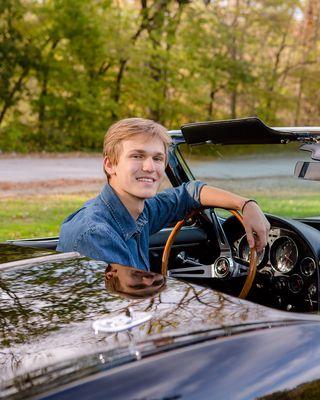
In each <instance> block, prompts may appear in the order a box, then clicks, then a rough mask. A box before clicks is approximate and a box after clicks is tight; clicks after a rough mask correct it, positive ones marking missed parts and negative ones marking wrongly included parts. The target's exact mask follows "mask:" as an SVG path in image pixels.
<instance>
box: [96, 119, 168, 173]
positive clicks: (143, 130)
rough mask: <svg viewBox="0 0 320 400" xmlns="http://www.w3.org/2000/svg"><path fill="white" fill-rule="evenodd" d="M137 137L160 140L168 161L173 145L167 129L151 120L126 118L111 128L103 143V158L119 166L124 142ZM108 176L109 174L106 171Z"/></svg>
mask: <svg viewBox="0 0 320 400" xmlns="http://www.w3.org/2000/svg"><path fill="white" fill-rule="evenodd" d="M136 135H144V136H145V137H146V139H154V138H159V139H160V140H161V141H162V143H163V145H164V148H165V154H166V160H167V159H168V151H169V146H170V144H171V143H172V140H171V138H170V136H169V135H168V133H167V129H166V128H165V127H164V126H163V125H161V124H159V123H157V122H155V121H152V120H151V119H144V118H126V119H121V120H120V121H118V122H116V123H114V124H113V125H111V126H110V128H109V129H108V131H107V133H106V134H105V137H104V141H103V156H104V158H105V157H108V158H109V160H110V161H111V163H112V164H115V165H116V164H117V163H118V161H119V157H120V154H121V150H122V146H121V142H122V141H123V140H127V139H131V138H132V137H133V136H136ZM105 173H106V175H107V176H108V174H107V172H106V171H105Z"/></svg>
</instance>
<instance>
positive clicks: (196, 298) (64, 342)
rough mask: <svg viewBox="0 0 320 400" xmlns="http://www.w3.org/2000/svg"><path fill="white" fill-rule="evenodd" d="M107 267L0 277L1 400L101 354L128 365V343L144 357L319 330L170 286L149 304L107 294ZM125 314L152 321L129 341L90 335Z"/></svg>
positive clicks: (293, 318)
mask: <svg viewBox="0 0 320 400" xmlns="http://www.w3.org/2000/svg"><path fill="white" fill-rule="evenodd" d="M6 246H8V248H10V246H12V245H6ZM8 251H9V250H8ZM29 251H30V252H31V250H29ZM31 257H32V255H31ZM105 266H106V265H105V263H103V262H97V261H93V260H89V259H87V258H78V259H66V260H63V261H62V260H61V261H59V260H58V261H52V260H51V261H47V262H42V263H41V264H39V263H36V262H35V263H33V264H32V263H31V264H30V265H29V266H28V273H26V269H25V267H16V268H11V269H8V270H4V271H2V272H1V289H2V300H1V304H2V307H1V310H0V315H1V345H2V346H1V347H2V351H1V354H0V363H1V373H0V376H1V378H0V379H1V384H2V386H3V391H2V393H11V392H12V393H14V391H15V389H17V387H18V388H19V390H20V392H21V390H22V388H24V387H25V390H29V389H28V388H29V387H30V380H31V381H32V378H31V377H32V376H34V377H35V378H34V379H35V382H37V381H38V380H39V376H42V377H43V378H42V384H43V385H44V382H45V380H46V379H45V378H44V377H45V376H46V372H47V371H48V368H49V370H50V368H51V367H52V366H54V370H55V374H56V376H59V370H60V369H61V374H63V375H65V368H66V366H68V368H69V369H70V368H71V369H72V366H73V365H78V367H77V373H78V374H79V369H80V370H81V365H86V362H85V361H83V360H85V359H87V358H88V357H89V356H92V357H93V360H94V361H92V359H91V361H90V362H91V364H90V365H91V366H97V365H98V366H100V365H101V361H100V359H99V357H98V355H99V354H100V353H101V352H103V354H104V355H105V358H106V359H108V360H109V362H110V364H112V362H113V361H114V360H115V359H118V360H120V359H121V360H123V361H122V362H127V358H128V357H129V359H132V356H131V357H130V354H131V353H130V351H131V350H130V349H132V343H134V346H135V347H136V348H138V349H139V352H140V353H141V354H142V355H144V352H146V353H148V352H150V351H151V352H152V351H156V352H158V351H160V350H161V348H162V347H163V348H166V347H168V346H171V347H173V348H174V347H176V346H178V345H181V344H183V343H184V342H197V341H203V340H209V339H210V338H213V337H214V338H216V339H217V338H221V337H224V336H228V335H234V334H239V333H241V332H246V331H250V330H256V329H265V328H267V327H272V326H287V325H291V324H301V323H307V322H316V323H320V319H319V318H318V317H317V316H314V315H304V314H293V313H286V312H281V311H277V310H273V309H270V308H266V307H262V306H260V305H257V304H253V303H250V302H247V301H243V300H240V299H238V298H236V297H231V296H228V295H226V294H223V293H219V292H214V291H212V290H211V289H209V288H203V287H201V286H198V285H195V284H191V283H187V282H180V281H177V280H174V279H168V280H167V282H166V287H165V288H164V289H163V290H162V291H161V292H160V293H158V294H156V295H154V296H152V297H150V298H142V299H132V298H126V297H123V296H121V294H111V293H109V292H107V291H106V288H105V285H104V270H105ZM129 306H130V307H131V309H132V311H133V312H137V311H144V312H148V313H150V314H152V319H151V320H150V321H149V322H146V323H144V324H142V325H141V326H139V327H136V328H133V329H132V330H131V331H130V335H129V334H128V331H125V332H122V333H118V334H108V335H103V334H102V335H101V334H98V336H96V335H95V334H94V331H93V329H92V322H93V321H94V320H96V319H98V318H102V317H106V316H108V317H110V316H112V315H119V314H121V313H125V312H126V310H127V309H128V307H129ZM82 359H83V360H82ZM81 360H82V361H81ZM105 364H106V363H105ZM105 364H104V365H105ZM79 365H80V367H79ZM83 368H84V369H85V367H83ZM86 368H87V366H86ZM44 386H45V385H44Z"/></svg>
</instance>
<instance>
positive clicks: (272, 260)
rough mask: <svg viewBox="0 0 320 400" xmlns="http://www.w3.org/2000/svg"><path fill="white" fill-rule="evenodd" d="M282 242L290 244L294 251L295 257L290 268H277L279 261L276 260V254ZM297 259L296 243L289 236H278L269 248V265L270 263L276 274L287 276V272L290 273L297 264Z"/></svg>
mask: <svg viewBox="0 0 320 400" xmlns="http://www.w3.org/2000/svg"><path fill="white" fill-rule="evenodd" d="M284 241H286V242H290V243H291V244H293V246H294V249H295V255H294V259H293V260H292V262H291V265H290V267H282V268H279V266H278V265H279V260H278V256H277V253H276V252H277V250H278V249H279V246H281V245H282V243H283V242H284ZM298 257H299V252H298V246H297V244H296V242H295V241H294V240H293V239H292V238H291V237H290V236H280V237H278V238H277V239H276V240H275V241H274V242H273V243H272V245H271V246H270V263H271V265H272V267H273V269H274V270H275V271H277V272H281V273H283V274H287V273H288V272H290V271H292V270H293V268H294V267H295V266H296V264H297V261H298Z"/></svg>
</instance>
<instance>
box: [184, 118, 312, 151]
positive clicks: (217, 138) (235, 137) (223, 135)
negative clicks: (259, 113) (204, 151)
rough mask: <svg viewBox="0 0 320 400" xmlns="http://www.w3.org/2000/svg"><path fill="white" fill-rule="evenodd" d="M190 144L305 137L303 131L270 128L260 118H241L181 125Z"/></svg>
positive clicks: (274, 141)
mask: <svg viewBox="0 0 320 400" xmlns="http://www.w3.org/2000/svg"><path fill="white" fill-rule="evenodd" d="M181 132H182V134H183V137H184V139H185V141H186V143H188V144H191V145H193V144H201V143H212V144H266V143H269V144H272V143H284V142H286V141H292V140H293V141H294V140H297V138H298V137H302V136H303V137H305V133H303V132H299V133H298V132H294V131H293V132H292V130H291V129H290V131H289V129H288V130H287V131H286V130H283V129H281V130H280V129H277V128H270V127H268V126H267V125H265V124H264V123H263V122H262V121H261V120H260V119H259V118H256V117H250V118H240V119H230V120H224V121H208V122H195V123H190V124H186V125H183V126H182V127H181Z"/></svg>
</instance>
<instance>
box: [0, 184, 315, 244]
mask: <svg viewBox="0 0 320 400" xmlns="http://www.w3.org/2000/svg"><path fill="white" fill-rule="evenodd" d="M94 196H95V194H93V193H85V194H60V195H45V196H44V195H41V196H40V195H39V196H24V197H20V198H18V199H16V198H10V199H9V198H0V241H5V240H8V239H18V238H36V237H46V236H57V235H58V234H59V229H60V225H61V223H62V221H63V220H64V218H65V217H66V216H68V215H69V214H71V213H72V212H73V211H75V210H76V209H77V208H79V207H80V206H81V205H82V204H83V203H84V202H85V201H86V200H88V199H90V198H92V197H94ZM250 196H251V197H254V198H255V199H257V200H258V202H259V204H260V205H261V207H262V209H263V210H264V211H265V212H268V213H271V214H276V215H281V216H284V217H307V216H316V215H320V197H319V195H318V193H316V192H310V193H309V192H308V193H302V194H301V195H299V194H295V195H293V194H292V193H291V196H290V199H288V197H286V196H284V195H283V193H282V194H281V193H279V194H278V195H277V196H274V195H271V193H270V194H267V193H266V194H263V195H262V194H261V193H256V195H255V194H254V193H252V192H251V193H250ZM224 215H228V214H224Z"/></svg>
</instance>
